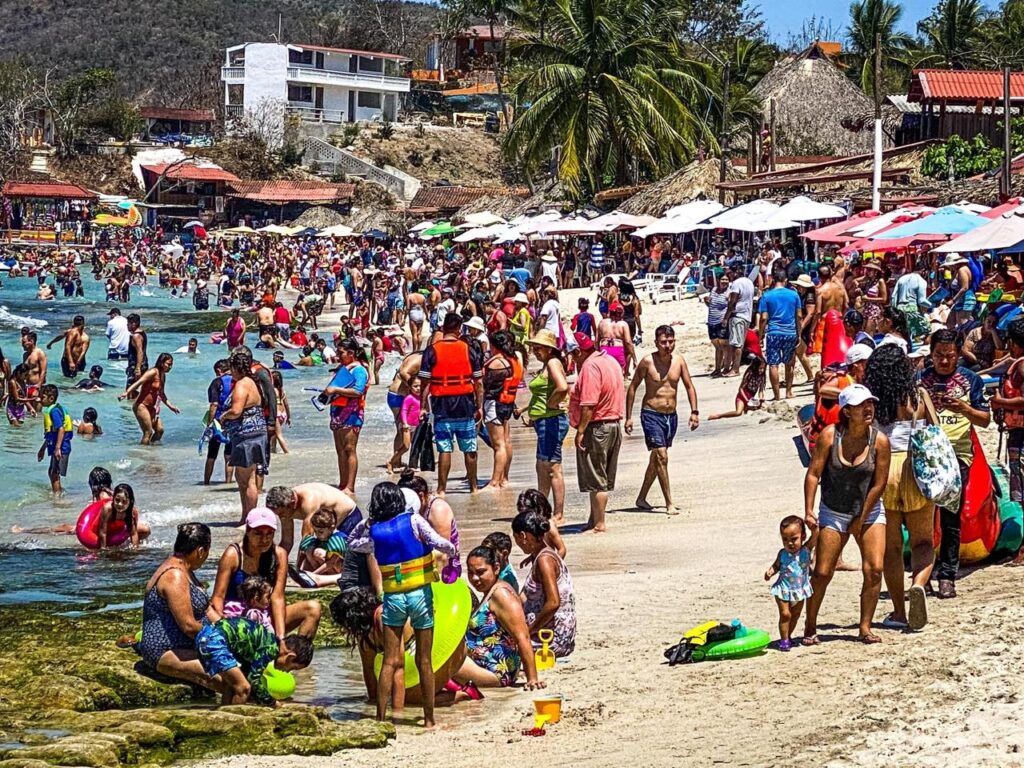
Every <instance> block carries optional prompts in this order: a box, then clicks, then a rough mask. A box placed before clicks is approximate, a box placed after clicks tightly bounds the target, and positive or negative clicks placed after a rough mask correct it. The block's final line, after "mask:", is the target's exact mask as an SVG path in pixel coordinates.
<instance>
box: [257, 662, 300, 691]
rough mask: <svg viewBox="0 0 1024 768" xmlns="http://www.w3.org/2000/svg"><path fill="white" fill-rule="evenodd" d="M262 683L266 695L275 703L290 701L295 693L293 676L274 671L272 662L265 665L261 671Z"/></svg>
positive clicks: (288, 673)
mask: <svg viewBox="0 0 1024 768" xmlns="http://www.w3.org/2000/svg"><path fill="white" fill-rule="evenodd" d="M263 681H264V682H265V683H266V684H267V693H269V694H270V695H271V696H273V697H274V699H275V701H284V700H285V699H290V698H291V697H292V695H293V694H294V693H295V675H293V674H292V673H291V672H283V671H281V670H279V669H276V668H275V667H274V662H270V663H269V664H267V666H266V668H265V669H264V670H263Z"/></svg>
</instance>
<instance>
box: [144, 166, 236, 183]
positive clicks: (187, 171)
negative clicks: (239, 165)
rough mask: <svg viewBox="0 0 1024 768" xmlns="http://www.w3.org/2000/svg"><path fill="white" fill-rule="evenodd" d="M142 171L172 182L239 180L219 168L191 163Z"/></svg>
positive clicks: (151, 167)
mask: <svg viewBox="0 0 1024 768" xmlns="http://www.w3.org/2000/svg"><path fill="white" fill-rule="evenodd" d="M142 170H143V171H146V172H148V173H151V174H153V176H154V177H159V176H160V175H161V174H164V178H165V179H172V180H174V181H194V182H200V183H202V182H211V181H212V182H217V181H223V182H234V181H238V180H239V179H238V177H237V176H235V174H233V173H228V172H227V171H225V170H224V169H223V168H219V167H217V166H215V165H214V166H203V165H196V164H195V163H191V162H189V163H182V164H181V165H175V164H174V163H161V164H159V165H144V166H142ZM154 181H155V179H154ZM147 186H148V185H147Z"/></svg>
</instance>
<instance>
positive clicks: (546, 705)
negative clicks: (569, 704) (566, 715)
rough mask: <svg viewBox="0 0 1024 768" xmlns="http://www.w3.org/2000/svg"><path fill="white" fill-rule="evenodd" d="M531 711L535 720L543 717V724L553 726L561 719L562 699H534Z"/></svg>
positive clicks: (554, 697) (546, 697) (548, 697)
mask: <svg viewBox="0 0 1024 768" xmlns="http://www.w3.org/2000/svg"><path fill="white" fill-rule="evenodd" d="M533 711H534V713H535V714H536V716H537V718H541V717H545V718H547V720H545V722H547V723H551V724H552V725H553V724H554V723H557V722H558V721H559V720H561V719H562V697H561V696H559V695H554V696H545V697H543V698H540V699H534V700H533Z"/></svg>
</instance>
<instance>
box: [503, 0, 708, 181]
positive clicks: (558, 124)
mask: <svg viewBox="0 0 1024 768" xmlns="http://www.w3.org/2000/svg"><path fill="white" fill-rule="evenodd" d="M681 8H682V3H680V2H678V0H552V2H550V4H549V9H548V12H547V14H546V17H545V20H544V34H543V37H542V36H541V35H540V34H539V30H538V29H537V28H536V27H533V26H529V25H524V27H523V30H522V32H523V34H522V35H521V37H519V38H517V39H516V40H514V41H512V43H511V45H510V49H509V52H510V57H511V63H512V65H513V67H514V68H515V69H514V73H513V76H512V78H513V80H515V88H514V94H515V100H516V102H517V105H518V106H517V110H516V117H515V120H514V121H513V123H512V126H511V128H510V130H509V132H508V133H507V134H506V137H505V150H506V152H507V153H508V154H509V156H510V157H512V158H515V159H516V160H518V161H519V162H521V163H522V164H523V165H524V169H525V171H526V173H527V174H528V175H529V174H530V173H531V172H533V171H535V170H536V169H537V168H538V167H540V166H541V165H542V164H544V163H545V162H547V160H548V158H549V157H550V155H551V153H552V151H553V150H555V149H556V148H557V149H558V150H560V158H559V162H558V173H559V177H560V180H561V182H562V185H563V187H564V188H565V189H566V190H567V191H568V192H569V194H570V195H572V196H573V197H574V198H576V199H583V198H585V197H587V196H589V195H590V194H591V193H593V192H595V191H597V190H599V189H601V188H602V187H603V186H605V185H606V184H617V183H625V182H626V181H627V180H628V179H629V176H630V172H631V171H634V172H637V173H643V174H646V175H651V176H658V175H661V174H663V173H665V172H668V171H670V170H673V169H674V168H677V167H679V165H681V164H682V163H685V162H686V161H688V160H689V159H690V158H691V157H692V156H693V154H694V153H695V151H696V149H697V146H698V145H699V144H700V143H702V142H703V143H705V144H707V145H710V146H717V145H716V143H715V140H714V137H713V135H712V132H711V131H709V130H708V127H707V123H706V122H705V119H704V116H703V115H702V114H699V110H700V104H701V103H703V104H705V105H706V104H707V103H708V91H707V87H706V86H705V84H704V83H705V82H707V81H709V80H710V79H711V78H710V74H709V72H708V70H707V69H706V68H705V67H704V66H703V65H700V64H698V63H696V62H692V61H690V60H688V59H686V58H685V57H684V56H683V53H682V51H681V49H680V46H679V42H678V41H679V34H678V32H679V30H680V29H681V26H682V22H683V16H682V14H681V13H680V9H681ZM691 105H694V108H696V109H697V110H698V111H697V112H695V111H694V108H691Z"/></svg>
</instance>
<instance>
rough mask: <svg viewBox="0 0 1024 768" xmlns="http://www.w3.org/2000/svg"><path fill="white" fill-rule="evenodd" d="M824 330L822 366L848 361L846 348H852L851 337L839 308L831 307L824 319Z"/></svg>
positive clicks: (822, 337)
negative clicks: (847, 332)
mask: <svg viewBox="0 0 1024 768" xmlns="http://www.w3.org/2000/svg"><path fill="white" fill-rule="evenodd" d="M821 322H822V325H823V326H824V331H823V332H822V336H821V367H822V368H827V367H828V366H830V365H835V364H837V363H845V362H846V350H848V349H849V348H850V344H851V342H850V337H849V336H847V335H846V327H845V326H844V325H843V316H842V315H840V314H839V311H838V310H835V309H830V310H829V311H828V312H826V313H825V317H824V318H823V319H822V321H821Z"/></svg>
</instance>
